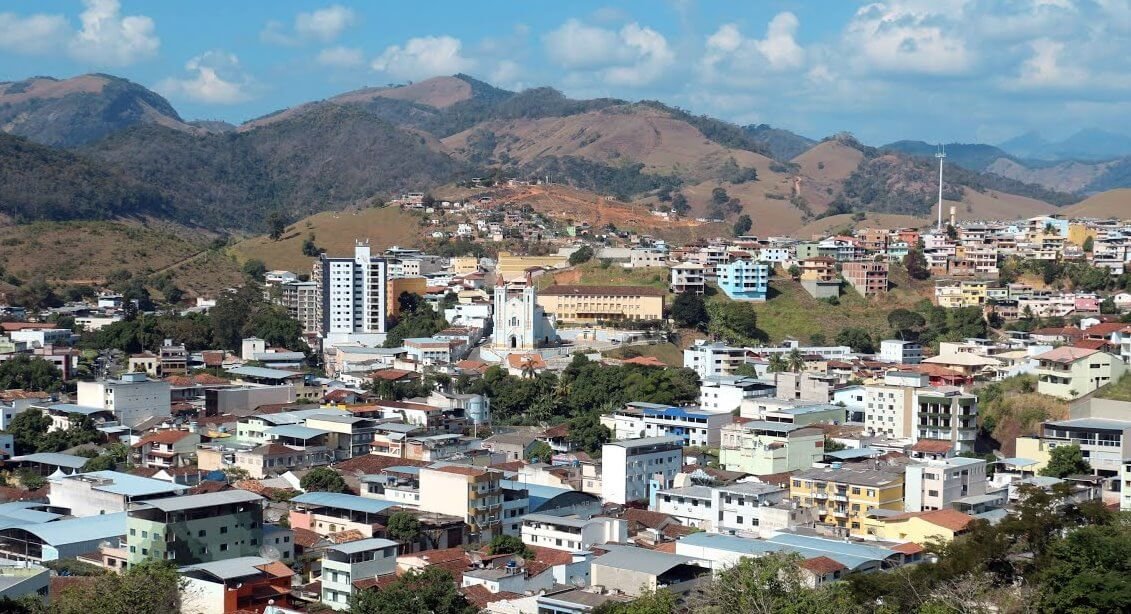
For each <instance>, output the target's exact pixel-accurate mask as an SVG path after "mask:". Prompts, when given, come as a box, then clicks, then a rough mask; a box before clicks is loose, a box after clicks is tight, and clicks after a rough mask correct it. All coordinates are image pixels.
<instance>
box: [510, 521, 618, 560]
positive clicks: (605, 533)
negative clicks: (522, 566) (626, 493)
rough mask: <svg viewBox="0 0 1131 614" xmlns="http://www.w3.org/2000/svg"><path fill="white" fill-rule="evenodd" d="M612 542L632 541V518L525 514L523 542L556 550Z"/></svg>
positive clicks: (581, 547)
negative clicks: (630, 529)
mask: <svg viewBox="0 0 1131 614" xmlns="http://www.w3.org/2000/svg"><path fill="white" fill-rule="evenodd" d="M608 542H615V543H620V544H623V543H626V542H628V522H627V521H625V520H624V519H623V518H608V517H605V516H594V517H593V518H578V517H577V516H552V515H550V514H527V515H525V516H523V517H522V543H524V544H527V545H530V546H542V547H543V548H553V549H555V550H568V551H570V552H578V551H584V550H588V549H589V548H590V547H592V546H600V545H602V544H605V543H608Z"/></svg>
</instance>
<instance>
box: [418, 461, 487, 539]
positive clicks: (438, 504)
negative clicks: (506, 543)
mask: <svg viewBox="0 0 1131 614" xmlns="http://www.w3.org/2000/svg"><path fill="white" fill-rule="evenodd" d="M502 478H503V472H502V471H498V470H495V469H485V468H482V467H471V466H467V465H445V466H431V467H422V468H421V469H420V509H421V510H424V511H428V512H435V513H438V514H447V515H449V516H455V517H457V518H462V519H463V520H464V522H466V523H467V524H468V526H469V527H470V528H471V533H472V535H473V536H477V537H478V541H483V542H487V541H490V540H491V538H493V537H495V536H496V535H501V534H502V517H503V487H502V484H501V483H500V481H501V480H502Z"/></svg>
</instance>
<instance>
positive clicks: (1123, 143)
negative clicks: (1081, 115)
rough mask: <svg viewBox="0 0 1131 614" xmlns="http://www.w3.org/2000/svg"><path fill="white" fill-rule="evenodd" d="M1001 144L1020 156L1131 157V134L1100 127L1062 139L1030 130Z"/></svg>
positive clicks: (1063, 158)
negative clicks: (1054, 139)
mask: <svg viewBox="0 0 1131 614" xmlns="http://www.w3.org/2000/svg"><path fill="white" fill-rule="evenodd" d="M999 146H1000V147H1001V148H1002V149H1004V150H1005V151H1008V152H1009V153H1011V154H1013V155H1015V156H1017V157H1020V158H1036V159H1040V160H1072V159H1076V160H1094V161H1095V160H1108V159H1111V158H1118V157H1125V156H1131V136H1128V135H1126V134H1121V133H1117V132H1111V131H1109V130H1100V129H1097V128H1086V129H1084V130H1080V131H1078V132H1076V133H1074V134H1072V135H1070V136H1069V137H1067V138H1065V139H1063V140H1061V141H1050V140H1047V139H1045V138H1044V137H1042V136H1041V135H1040V134H1038V133H1036V132H1027V133H1025V134H1022V135H1020V136H1017V137H1015V138H1012V139H1009V140H1008V141H1005V142H1004V143H1001V144H1000V145H999Z"/></svg>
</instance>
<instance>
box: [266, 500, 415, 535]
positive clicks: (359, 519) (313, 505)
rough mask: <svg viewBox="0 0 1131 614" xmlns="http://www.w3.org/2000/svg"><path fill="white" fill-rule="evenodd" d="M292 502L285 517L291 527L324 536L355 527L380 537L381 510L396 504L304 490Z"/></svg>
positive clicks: (356, 529)
mask: <svg viewBox="0 0 1131 614" xmlns="http://www.w3.org/2000/svg"><path fill="white" fill-rule="evenodd" d="M291 504H292V509H291V511H290V514H289V516H288V518H289V520H290V525H291V528H292V529H306V530H308V531H314V532H315V533H317V534H319V535H324V536H329V535H331V534H334V533H339V532H341V531H350V530H355V531H357V532H358V533H360V534H361V536H362V537H374V536H380V535H381V533H382V532H383V531H384V526H383V525H382V524H381V522H380V521H381V513H382V512H384V511H385V510H387V509H388V508H390V507H393V506H394V505H396V503H394V502H392V501H384V500H379V499H371V498H368V497H359V496H357V495H350V494H345V493H336V492H307V493H303V494H301V495H299V496H297V497H294V498H293V499H291Z"/></svg>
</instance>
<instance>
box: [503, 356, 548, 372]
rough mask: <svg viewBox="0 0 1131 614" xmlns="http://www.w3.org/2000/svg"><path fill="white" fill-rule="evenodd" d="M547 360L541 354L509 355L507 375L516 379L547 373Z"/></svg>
mask: <svg viewBox="0 0 1131 614" xmlns="http://www.w3.org/2000/svg"><path fill="white" fill-rule="evenodd" d="M546 368H547V365H546V360H545V359H544V358H542V355H541V354H536V353H533V352H531V353H529V354H526V353H515V354H507V373H508V374H510V375H514V376H516V377H534V376H535V375H537V374H539V373H543V372H545V371H546Z"/></svg>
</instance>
